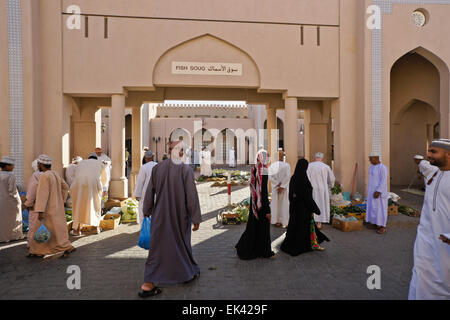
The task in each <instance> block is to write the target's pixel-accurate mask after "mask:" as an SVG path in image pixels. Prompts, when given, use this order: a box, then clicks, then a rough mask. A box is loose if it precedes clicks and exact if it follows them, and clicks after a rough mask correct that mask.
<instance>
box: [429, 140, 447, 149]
mask: <svg viewBox="0 0 450 320" xmlns="http://www.w3.org/2000/svg"><path fill="white" fill-rule="evenodd" d="M430 147H435V148H441V149H445V150H450V139H438V140H434V141H433V142H431V144H430Z"/></svg>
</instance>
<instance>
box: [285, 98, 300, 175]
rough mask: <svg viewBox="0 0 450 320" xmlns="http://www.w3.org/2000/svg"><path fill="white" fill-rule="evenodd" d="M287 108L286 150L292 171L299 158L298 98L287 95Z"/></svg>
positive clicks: (287, 160)
mask: <svg viewBox="0 0 450 320" xmlns="http://www.w3.org/2000/svg"><path fill="white" fill-rule="evenodd" d="M284 103H285V105H284V109H285V133H286V134H285V137H284V144H285V152H286V162H288V163H289V164H290V165H291V172H292V173H293V172H294V170H295V166H296V164H297V160H298V135H299V133H298V132H297V98H295V97H286V98H285V101H284Z"/></svg>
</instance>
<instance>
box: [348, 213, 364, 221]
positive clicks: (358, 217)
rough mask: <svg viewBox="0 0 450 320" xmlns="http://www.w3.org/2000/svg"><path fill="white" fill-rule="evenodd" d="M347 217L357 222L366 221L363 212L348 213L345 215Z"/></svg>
mask: <svg viewBox="0 0 450 320" xmlns="http://www.w3.org/2000/svg"><path fill="white" fill-rule="evenodd" d="M347 215H348V216H350V217H355V218H356V219H358V220H364V219H366V213H365V212H362V213H360V212H348V213H347Z"/></svg>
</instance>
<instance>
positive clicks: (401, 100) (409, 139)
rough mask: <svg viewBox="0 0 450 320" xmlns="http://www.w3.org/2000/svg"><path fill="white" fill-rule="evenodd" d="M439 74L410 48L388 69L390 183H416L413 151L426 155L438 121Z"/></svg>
mask: <svg viewBox="0 0 450 320" xmlns="http://www.w3.org/2000/svg"><path fill="white" fill-rule="evenodd" d="M440 81H441V79H440V76H439V71H438V69H437V68H436V66H435V65H434V64H433V63H432V62H430V60H428V59H426V58H425V57H423V56H422V55H420V54H418V53H416V52H410V53H407V54H405V55H404V56H402V57H401V58H399V59H398V60H397V61H396V62H395V63H394V65H393V66H392V69H391V109H390V119H391V120H390V122H391V123H390V132H391V133H390V148H391V150H390V153H391V156H390V175H391V184H392V185H409V184H410V183H411V182H413V183H416V184H417V185H419V184H420V183H421V180H420V179H414V177H415V176H416V171H417V166H416V165H415V163H414V162H413V160H412V159H413V156H414V155H415V154H421V155H426V151H427V146H428V144H429V142H430V141H431V140H432V139H434V138H435V134H434V128H435V126H436V124H437V123H438V122H439V121H440V94H441V92H440Z"/></svg>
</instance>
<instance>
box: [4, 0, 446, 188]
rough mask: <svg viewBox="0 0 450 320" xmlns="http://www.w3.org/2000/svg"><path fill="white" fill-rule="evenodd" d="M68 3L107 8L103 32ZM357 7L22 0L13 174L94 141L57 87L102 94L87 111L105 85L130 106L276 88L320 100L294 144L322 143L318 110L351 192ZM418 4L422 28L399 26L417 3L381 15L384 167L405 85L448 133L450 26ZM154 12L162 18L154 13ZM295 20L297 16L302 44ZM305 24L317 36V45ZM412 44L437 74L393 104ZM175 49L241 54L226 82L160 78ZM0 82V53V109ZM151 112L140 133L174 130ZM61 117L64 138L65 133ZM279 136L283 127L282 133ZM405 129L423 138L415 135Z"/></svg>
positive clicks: (358, 66)
mask: <svg viewBox="0 0 450 320" xmlns="http://www.w3.org/2000/svg"><path fill="white" fill-rule="evenodd" d="M0 4H1V6H2V8H5V7H6V0H0ZM73 4H75V5H79V6H80V7H81V10H82V12H83V13H84V14H87V15H89V14H97V15H110V16H109V18H108V31H109V33H108V38H107V39H105V38H104V18H103V16H89V37H87V38H85V34H84V31H85V30H84V28H85V24H84V17H83V18H82V19H81V26H82V29H81V30H69V29H68V28H66V27H65V22H66V19H67V18H68V15H62V14H61V12H63V11H64V10H66V8H67V7H68V6H69V5H73ZM370 4H372V0H365V1H362V0H345V1H344V0H343V1H339V0H322V1H310V0H285V1H283V5H280V3H279V1H275V0H248V1H240V0H229V1H222V0H201V1H199V0H174V1H170V2H169V1H163V0H134V1H125V0H98V1H88V0H61V1H54V0H42V1H40V2H37V1H34V0H24V1H22V15H23V17H22V19H23V30H22V31H23V50H24V51H23V55H24V80H25V81H24V109H25V111H26V114H25V115H24V117H25V118H24V125H25V128H26V132H25V133H24V135H25V136H24V150H27V151H26V153H25V155H24V166H25V177H24V178H25V181H27V178H28V176H29V174H30V173H31V172H30V171H31V168H28V167H29V163H28V162H30V160H32V159H33V158H34V157H35V156H37V155H38V154H39V153H47V154H49V155H50V156H51V157H52V158H54V160H55V169H57V170H59V171H60V170H61V168H62V165H63V164H66V163H67V162H68V159H69V158H70V157H69V155H70V152H75V151H76V152H82V153H83V154H85V153H87V152H88V150H89V152H90V150H91V149H92V147H95V146H92V145H91V144H92V143H91V142H90V141H91V140H90V139H93V141H95V118H94V120H92V118H91V117H88V118H89V119H87V120H86V121H88V122H86V123H85V124H84V125H86V126H87V127H88V128H87V129H86V131H85V130H84V129H82V128H81V127H79V125H80V123H81V122H78V124H77V125H78V127H77V125H75V121H76V119H77V114H76V112H75V111H76V109H74V108H73V107H72V108H71V107H70V106H71V105H72V103H73V102H72V100H71V98H69V96H73V97H75V98H76V99H91V98H94V97H102V98H104V99H106V100H108V102H106V104H105V103H96V104H95V105H94V106H93V107H92V108H98V107H100V106H106V107H108V106H110V105H111V102H110V101H111V95H112V94H125V95H127V99H126V106H129V107H131V106H138V105H141V104H142V103H144V102H162V101H164V100H165V99H211V98H212V99H217V100H244V101H247V103H255V104H268V105H271V106H274V107H275V108H277V109H280V108H281V109H283V108H284V100H283V99H282V97H289V98H295V99H298V100H299V109H301V108H302V104H301V101H315V102H314V103H316V104H317V103H318V104H321V105H322V107H321V108H322V109H320V108H317V107H314V108H306V107H305V108H306V110H309V111H308V112H309V113H308V114H309V117H310V118H309V119H310V120H309V122H308V123H307V125H308V130H309V131H308V132H309V136H310V137H311V138H312V139H310V140H308V141H306V144H305V149H307V150H308V152H309V154H310V155H311V154H313V153H314V152H315V150H318V151H319V150H320V151H322V150H321V149H325V148H326V147H327V146H329V144H330V130H329V118H330V117H331V118H333V119H334V123H335V147H336V148H335V163H334V167H335V169H336V176H337V178H338V179H339V180H340V181H341V182H342V183H343V184H344V187H345V189H346V190H349V189H350V187H351V182H352V177H353V170H354V165H355V164H356V163H358V168H359V169H358V180H357V182H358V184H357V186H358V191H360V192H364V190H365V188H366V184H367V170H368V165H369V163H368V161H367V154H368V153H369V152H370V151H371V143H372V138H371V135H372V128H371V116H372V74H371V72H372V71H371V63H372V60H371V55H372V47H371V46H372V31H371V30H369V29H367V28H366V18H367V17H368V15H367V14H366V8H367V6H368V5H370ZM421 6H422V7H424V8H425V9H426V10H428V12H429V14H430V17H431V18H430V20H429V22H428V23H427V24H426V25H425V26H424V27H422V28H419V27H416V26H415V25H414V24H413V23H412V19H411V13H412V11H414V10H415V9H416V8H417V7H419V6H418V5H416V4H411V5H409V4H394V5H393V11H392V13H391V14H386V15H384V16H383V28H382V38H383V51H382V61H383V71H382V72H383V75H382V78H383V83H382V85H383V87H382V103H383V104H382V105H383V119H384V127H383V162H384V163H385V164H386V165H388V166H389V165H390V164H391V153H390V152H391V150H392V145H391V138H392V137H393V136H392V135H391V126H390V124H391V122H392V119H391V118H392V117H391V116H392V115H393V114H394V112H395V111H396V110H401V109H397V108H401V107H398V106H402V105H405V103H407V102H408V101H406V100H408V99H409V98H410V97H409V96H408V95H409V94H410V93H411V92H414V94H415V95H416V96H415V97H412V98H416V99H417V98H418V96H419V95H420V96H425V95H429V93H426V92H422V91H421V90H431V91H433V94H432V95H433V97H432V98H430V99H431V100H427V99H425V98H423V100H422V101H426V102H427V103H429V104H430V105H431V106H432V107H433V108H436V109H438V110H439V111H440V120H441V136H442V137H449V136H450V125H449V121H450V112H449V105H450V99H449V88H450V79H449V72H448V66H449V65H450V42H449V41H445V39H446V38H445V37H443V30H450V20H449V19H448V15H449V13H450V6H448V5H429V4H425V5H421ZM199 8H201V10H199ZM113 15H115V16H114V17H113ZM119 16H120V17H119ZM152 17H153V18H159V19H153V18H152ZM167 17H169V18H170V19H162V18H167ZM182 18H184V20H183V19H182ZM186 19H191V20H186ZM212 20H222V22H218V21H212ZM223 21H227V22H223ZM6 22H7V19H6V10H4V9H2V10H0V26H1V28H0V44H3V45H0V58H1V59H2V61H8V59H7V57H8V56H7V55H8V51H7V40H8V39H7V28H6ZM300 24H304V26H303V30H304V44H303V45H301V44H300V30H301V26H300ZM318 25H320V36H321V37H320V46H318V45H317V43H316V40H317V39H316V38H317V26H318ZM444 34H445V33H444ZM161 35H164V36H161ZM411 50H416V51H417V53H418V54H420V55H421V56H423V57H425V58H426V59H427V60H428V61H430V62H431V63H432V64H433V66H434V68H435V69H436V70H437V72H438V74H439V84H437V83H436V72H435V73H434V75H433V76H432V79H431V80H430V79H428V78H426V77H427V75H430V73H429V72H428V71H427V72H426V73H424V74H423V77H425V78H417V77H416V78H415V79H416V80H415V81H418V80H419V79H421V81H425V82H426V83H427V84H428V85H429V86H420V82H417V83H416V84H414V85H412V87H411V88H412V89H406V83H409V82H406V81H402V83H401V85H400V87H399V90H396V91H399V92H401V95H399V96H397V95H396V96H395V97H394V98H395V99H399V100H398V102H397V100H395V99H394V100H393V101H392V103H391V100H390V90H391V79H390V77H391V69H392V66H393V65H394V63H395V62H396V61H397V60H398V59H399V58H400V57H402V56H403V55H404V54H406V53H408V52H410V51H411ZM175 59H176V60H178V59H183V60H184V61H200V62H201V61H206V62H238V63H242V64H243V68H244V69H243V70H244V73H243V76H242V77H237V78H235V77H233V78H227V77H224V78H223V77H218V76H204V75H201V76H180V75H172V74H171V73H170V72H169V65H170V63H171V61H173V60H175ZM219 60H220V61H219ZM415 67H416V68H415V69H414V71H413V72H416V73H417V70H422V69H421V68H422V67H423V68H427V67H426V64H423V65H422V64H420V63H419V64H415ZM417 68H419V69H417ZM408 80H409V79H408ZM158 85H159V86H158ZM164 86H166V87H164ZM169 86H170V87H169ZM437 86H439V97H438V98H437V97H436V87H437ZM8 88H9V80H8V65H7V64H6V63H3V64H1V65H0V93H3V97H4V99H2V101H1V102H0V103H1V105H0V108H1V109H0V110H1V112H2V113H3V114H8V111H9V103H8ZM205 88H208V89H207V90H205ZM408 88H409V87H408ZM76 99H75V100H74V101H76ZM80 101H81V100H80ZM292 101H293V100H292ZM404 101H406V102H404ZM325 105H326V108H325ZM81 108H83V107H81ZM414 108H415V107H414ZM414 108H413V109H411V110H409V109H408V114H407V115H406V116H405V117H400V118H401V119H404V120H405V119H406V120H405V121H406V122H405V123H403V122H400V124H399V126H400V127H402V126H404V125H405V124H407V123H408V121H409V122H410V123H412V122H411V121H416V120H418V118H417V117H416V116H415V113H414V112H412V110H415V109H414ZM71 109H72V110H71ZM325 109H326V110H325ZM74 110H75V111H74ZM92 110H94V109H92ZM92 110H91V111H92ZM318 110H321V112H320V114H317V111H318ZM71 111H72V112H73V113H74V114H73V115H72V118H73V119H74V122H73V124H72V125H71V124H70V122H69V121H70V120H69V119H70V113H71ZM324 111H325V112H324ZM411 112H412V113H411ZM328 113H329V115H330V117H329V116H328ZM400 115H401V114H400ZM191 119H193V118H191ZM408 119H409V120H408ZM156 120H158V119H154V120H152V122H151V132H152V134H153V131H154V130H163V131H162V132H164V134H165V135H166V134H167V133H166V132H167V130H169V129H170V128H174V127H178V126H179V125H176V124H175V123H174V124H170V125H169V124H165V123H164V122H158V121H156ZM213 120H214V119H208V121H213ZM217 120H220V119H217ZM247 120H248V121H249V124H248V126H249V127H254V120H252V119H247ZM177 121H181V120H180V119H177ZM239 121H244V119H240V120H239ZM171 122H172V121H170V123H171ZM191 122H192V121H191ZM211 123H213V122H211ZM166 125H167V128H166V127H165V126H166ZM217 125H218V124H214V126H217ZM239 125H240V126H244V124H242V125H241V124H239ZM71 127H73V132H74V135H75V137H70V133H71V129H70V128H71ZM212 127H213V125H212ZM325 127H327V129H325ZM285 129H286V127H285ZM297 129H298V128H297ZM192 130H193V128H192ZM400 130H402V129H400ZM77 132H81V133H77ZM92 132H94V135H93V133H92ZM288 134H291V132H286V133H285V135H288ZM292 134H293V133H292ZM295 134H297V132H296V133H295ZM399 134H400V135H401V133H399ZM0 135H1V137H2V138H1V140H0V153H1V155H3V154H7V153H9V139H7V137H9V120H8V119H7V117H1V118H0ZM428 138H429V137H428ZM402 139H403V138H402ZM417 139H418V141H421V142H420V143H421V144H423V137H417ZM67 141H74V143H73V144H74V146H67V144H68V142H67ZM325 141H326V142H325ZM162 146H163V144H159V145H158V147H159V148H160V147H162ZM77 148H78V149H77ZM80 148H81V149H80ZM71 149H72V150H75V151H71ZM68 150H69V151H68ZM322 152H325V153H329V152H330V150H326V151H322ZM394 162H395V161H394ZM393 169H394V168H391V171H390V172H392V171H393ZM402 170H409V169H407V168H404V169H403V168H402ZM400 175H403V173H401V174H400Z"/></svg>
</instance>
